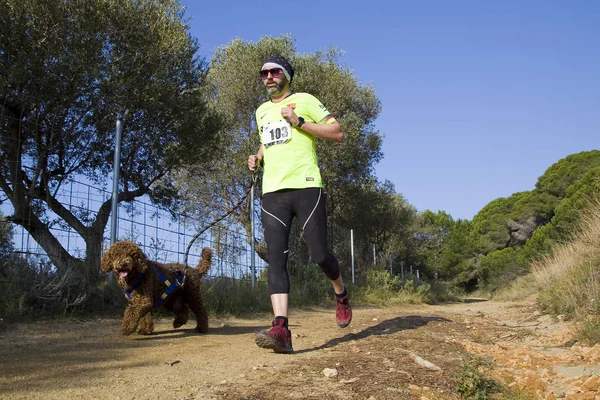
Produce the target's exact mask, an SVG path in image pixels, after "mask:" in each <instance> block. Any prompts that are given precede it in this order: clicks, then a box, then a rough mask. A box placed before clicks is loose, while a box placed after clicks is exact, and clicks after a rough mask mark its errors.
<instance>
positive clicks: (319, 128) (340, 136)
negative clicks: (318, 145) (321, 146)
mask: <svg viewBox="0 0 600 400" xmlns="http://www.w3.org/2000/svg"><path fill="white" fill-rule="evenodd" d="M299 129H302V130H303V131H305V132H308V133H311V134H313V135H315V136H318V137H320V138H321V139H324V140H329V141H332V142H337V143H342V141H343V140H344V132H342V127H341V125H340V123H339V122H337V121H335V122H334V123H332V124H317V123H316V122H309V121H306V122H304V123H303V124H302V127H300V128H299Z"/></svg>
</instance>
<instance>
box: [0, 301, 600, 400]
mask: <svg viewBox="0 0 600 400" xmlns="http://www.w3.org/2000/svg"><path fill="white" fill-rule="evenodd" d="M334 319H335V317H334V310H333V309H314V310H310V311H297V312H293V313H292V314H291V315H290V329H291V330H292V335H293V345H294V349H295V353H294V354H289V355H287V354H286V355H282V354H275V353H272V352H270V351H268V350H264V349H260V348H258V347H257V346H256V345H255V344H254V332H255V331H256V330H258V329H260V328H263V327H264V326H265V325H268V323H269V318H268V316H262V317H259V318H256V319H228V320H221V321H216V320H212V321H211V324H210V331H209V334H208V335H197V334H195V333H194V331H192V330H191V327H187V328H186V329H177V330H174V329H172V328H171V326H170V323H171V321H170V320H167V319H163V320H159V321H157V323H156V326H155V334H154V335H152V336H148V337H144V336H139V335H132V336H129V337H123V336H120V334H119V327H120V320H117V319H98V320H93V321H69V322H65V321H59V322H43V323H42V322H40V323H35V324H18V325H8V326H7V324H3V323H1V322H0V339H1V340H0V398H3V399H28V400H34V399H63V400H64V399H67V400H68V399H372V400H380V399H421V400H424V399H436V400H438V399H458V398H460V396H459V393H458V390H457V386H458V385H457V382H456V380H455V378H454V376H455V374H456V372H457V371H460V370H461V365H462V364H463V361H464V360H467V359H469V356H468V354H467V353H471V354H474V355H481V356H484V357H485V358H486V359H489V360H490V361H491V363H490V365H492V366H493V368H492V370H491V371H490V372H489V373H490V374H491V375H492V376H494V377H496V378H498V379H501V380H502V381H503V382H504V383H505V384H507V385H509V386H510V387H512V388H513V389H519V388H527V389H528V390H529V391H530V392H531V393H532V394H533V397H532V398H537V399H555V398H565V399H584V400H587V399H594V400H599V399H600V390H599V387H600V346H595V347H591V348H588V347H581V346H571V347H567V346H565V344H566V343H567V342H568V341H569V340H570V339H571V336H570V335H571V331H570V329H571V327H570V325H568V324H567V323H564V322H560V321H553V320H552V319H551V318H549V317H547V316H541V315H539V314H537V313H536V312H535V311H534V308H533V306H532V304H530V303H528V302H523V303H518V304H517V303H501V302H494V301H481V302H471V303H463V304H453V305H442V306H403V307H395V308H385V309H380V308H369V307H357V308H355V310H354V320H353V321H352V324H351V325H350V327H348V328H346V329H344V330H342V329H339V328H337V326H335V321H334ZM427 362H429V364H428V363H427ZM326 368H328V369H329V370H335V371H328V370H326ZM323 371H328V372H331V373H333V374H336V373H337V375H335V376H331V377H327V376H325V374H324V372H323Z"/></svg>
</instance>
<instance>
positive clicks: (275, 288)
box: [248, 54, 352, 353]
mask: <svg viewBox="0 0 600 400" xmlns="http://www.w3.org/2000/svg"><path fill="white" fill-rule="evenodd" d="M260 76H261V78H262V82H263V84H264V85H265V88H266V89H267V92H268V93H269V95H270V96H271V100H269V101H267V102H265V103H263V104H262V105H261V106H260V107H259V108H258V109H257V110H256V122H257V125H258V132H259V134H260V140H261V145H260V147H259V149H258V152H257V154H255V155H251V156H249V157H248V168H249V169H250V171H254V170H255V169H256V168H257V167H258V165H259V164H260V163H262V165H263V167H264V170H263V187H262V193H263V197H262V216H261V220H262V224H263V228H264V235H265V240H266V242H267V247H268V254H267V257H268V262H269V274H268V281H269V293H270V294H271V305H272V306H273V314H274V315H275V319H274V320H273V324H272V327H271V329H269V330H266V329H263V330H261V331H259V332H257V333H256V344H257V345H258V346H260V347H264V348H268V349H272V350H273V351H275V352H277V353H291V352H292V351H293V349H292V335H291V332H290V330H289V329H288V297H289V291H290V280H289V275H288V270H287V259H288V240H289V234H290V227H291V223H292V219H293V218H294V216H296V217H298V219H299V220H300V223H301V224H302V229H303V231H304V238H305V240H306V244H307V246H308V251H309V253H310V256H311V260H312V261H313V262H315V263H317V264H318V265H319V266H320V267H321V269H322V270H323V272H324V273H325V275H327V277H328V278H329V279H330V280H331V284H332V286H333V289H334V292H335V299H336V304H337V308H336V321H337V324H338V326H340V327H341V328H345V327H347V326H348V325H349V324H350V321H351V320H352V309H351V308H350V303H349V301H348V292H347V290H346V287H345V285H344V282H343V280H342V276H341V274H340V267H339V264H338V260H337V258H336V257H335V256H334V255H333V254H331V252H330V251H329V249H328V247H327V211H326V208H325V203H326V201H325V200H326V199H325V196H326V195H325V192H324V191H323V184H322V181H321V174H320V171H319V166H318V160H317V155H316V152H315V141H316V138H317V137H320V138H321V139H324V140H328V141H333V142H338V143H341V142H342V140H343V139H344V133H343V132H342V128H341V126H340V124H339V122H337V121H336V120H335V119H334V118H333V116H332V115H331V114H330V113H329V111H327V109H326V108H325V106H324V105H323V104H321V102H320V101H319V100H318V99H317V98H315V97H314V96H312V95H310V94H308V93H296V92H294V91H292V90H291V88H290V84H291V83H292V79H293V77H294V69H293V68H292V66H291V65H290V63H289V62H288V61H287V60H286V59H285V58H284V57H282V56H281V55H278V54H275V55H272V56H270V57H267V58H266V59H265V61H264V64H263V66H262V68H261V71H260Z"/></svg>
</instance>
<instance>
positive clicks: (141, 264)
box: [130, 245, 148, 272]
mask: <svg viewBox="0 0 600 400" xmlns="http://www.w3.org/2000/svg"><path fill="white" fill-rule="evenodd" d="M130 255H131V258H132V259H133V261H134V263H135V264H136V265H137V269H138V271H139V272H146V269H147V268H148V259H147V258H146V255H145V254H144V252H143V251H142V249H141V248H140V246H138V245H135V249H134V250H133V251H132V254H130Z"/></svg>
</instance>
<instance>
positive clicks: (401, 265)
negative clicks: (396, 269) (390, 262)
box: [400, 261, 404, 280]
mask: <svg viewBox="0 0 600 400" xmlns="http://www.w3.org/2000/svg"><path fill="white" fill-rule="evenodd" d="M400 277H401V279H402V280H404V261H400Z"/></svg>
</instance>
